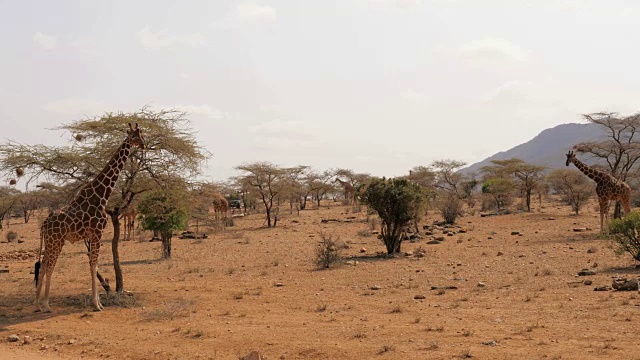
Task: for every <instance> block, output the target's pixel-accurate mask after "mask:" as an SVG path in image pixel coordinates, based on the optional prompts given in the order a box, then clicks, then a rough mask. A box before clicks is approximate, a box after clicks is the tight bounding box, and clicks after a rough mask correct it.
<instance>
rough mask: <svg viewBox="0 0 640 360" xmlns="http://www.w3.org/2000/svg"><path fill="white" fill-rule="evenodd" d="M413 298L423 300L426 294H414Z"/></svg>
mask: <svg viewBox="0 0 640 360" xmlns="http://www.w3.org/2000/svg"><path fill="white" fill-rule="evenodd" d="M413 298H414V299H415V300H424V299H426V298H427V297H426V296H424V295H415V296H414V297H413Z"/></svg>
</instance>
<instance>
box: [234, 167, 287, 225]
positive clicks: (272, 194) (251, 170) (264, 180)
mask: <svg viewBox="0 0 640 360" xmlns="http://www.w3.org/2000/svg"><path fill="white" fill-rule="evenodd" d="M236 170H240V171H242V172H243V174H242V175H241V176H240V178H239V179H238V180H239V182H240V183H241V184H242V185H243V187H251V188H253V189H254V190H256V192H257V193H258V197H259V198H260V200H262V204H263V205H264V208H265V210H266V214H267V227H272V222H271V215H272V209H273V200H274V199H275V198H276V196H277V195H278V194H280V192H281V189H282V178H283V177H284V174H285V170H284V169H283V168H281V167H280V166H278V165H274V164H272V163H270V162H254V163H250V164H243V165H239V166H237V167H236ZM276 215H277V214H276ZM277 222H278V218H277V216H276V218H275V219H274V221H273V226H274V227H275V226H276V224H277Z"/></svg>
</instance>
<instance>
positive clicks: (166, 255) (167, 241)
mask: <svg viewBox="0 0 640 360" xmlns="http://www.w3.org/2000/svg"><path fill="white" fill-rule="evenodd" d="M171 235H172V234H171V231H167V232H165V231H163V232H162V258H163V259H170V258H171Z"/></svg>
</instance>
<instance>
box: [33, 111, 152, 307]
mask: <svg viewBox="0 0 640 360" xmlns="http://www.w3.org/2000/svg"><path fill="white" fill-rule="evenodd" d="M134 148H139V149H144V148H145V144H144V138H143V136H142V130H140V129H139V128H138V124H136V126H135V128H134V127H132V126H131V123H129V130H128V131H127V138H126V139H125V140H124V142H123V143H122V145H121V146H120V148H118V151H116V153H115V154H114V155H113V156H112V157H111V160H109V162H108V163H107V165H106V166H105V167H104V169H103V170H102V171H101V172H100V173H99V174H97V175H96V176H95V177H94V178H93V180H91V181H90V182H89V183H87V184H86V185H84V186H83V187H82V188H80V190H79V191H78V193H77V194H76V196H75V198H74V199H73V200H71V202H70V203H68V204H67V205H66V206H65V207H63V208H62V209H60V211H57V212H53V213H50V214H49V216H48V217H47V218H46V219H45V221H44V222H43V223H42V226H41V227H40V249H39V255H38V262H37V263H36V265H35V280H36V305H37V306H38V309H39V310H40V311H44V312H51V308H50V307H49V288H50V286H51V275H52V274H53V269H54V267H55V266H56V261H57V260H58V256H59V255H60V252H61V251H62V246H63V245H64V242H65V241H69V242H70V243H74V242H76V241H79V240H83V241H84V242H85V243H86V244H87V248H88V250H89V268H90V270H91V300H92V302H93V306H94V307H95V309H96V310H97V311H100V310H102V309H103V306H102V304H101V303H100V297H99V296H98V288H97V284H96V279H97V276H96V273H97V271H98V270H97V266H98V255H99V254H100V239H101V238H102V231H103V230H104V228H105V226H106V225H107V213H106V210H105V207H106V205H107V201H108V200H109V196H111V192H112V191H113V187H114V186H115V184H116V181H117V180H118V176H119V175H120V171H121V170H122V168H123V167H124V165H125V163H126V161H127V159H128V158H129V155H130V154H131V152H132V150H133V149H134ZM43 245H44V249H43ZM43 250H44V251H43ZM43 285H44V287H45V290H44V296H42V297H41V295H42V286H43Z"/></svg>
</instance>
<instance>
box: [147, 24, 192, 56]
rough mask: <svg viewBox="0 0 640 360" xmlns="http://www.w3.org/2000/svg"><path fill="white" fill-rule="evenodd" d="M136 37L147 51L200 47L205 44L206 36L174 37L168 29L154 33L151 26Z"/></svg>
mask: <svg viewBox="0 0 640 360" xmlns="http://www.w3.org/2000/svg"><path fill="white" fill-rule="evenodd" d="M136 37H137V38H138V41H140V44H141V45H142V46H143V47H144V48H145V49H151V50H158V49H163V48H168V49H173V48H175V47H178V46H189V47H200V46H202V45H204V43H205V38H204V35H202V34H201V33H193V34H188V35H174V34H170V33H169V31H168V30H167V29H162V30H160V31H155V32H154V31H152V30H151V27H150V26H146V27H144V28H143V29H142V30H140V31H138V33H137V34H136Z"/></svg>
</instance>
